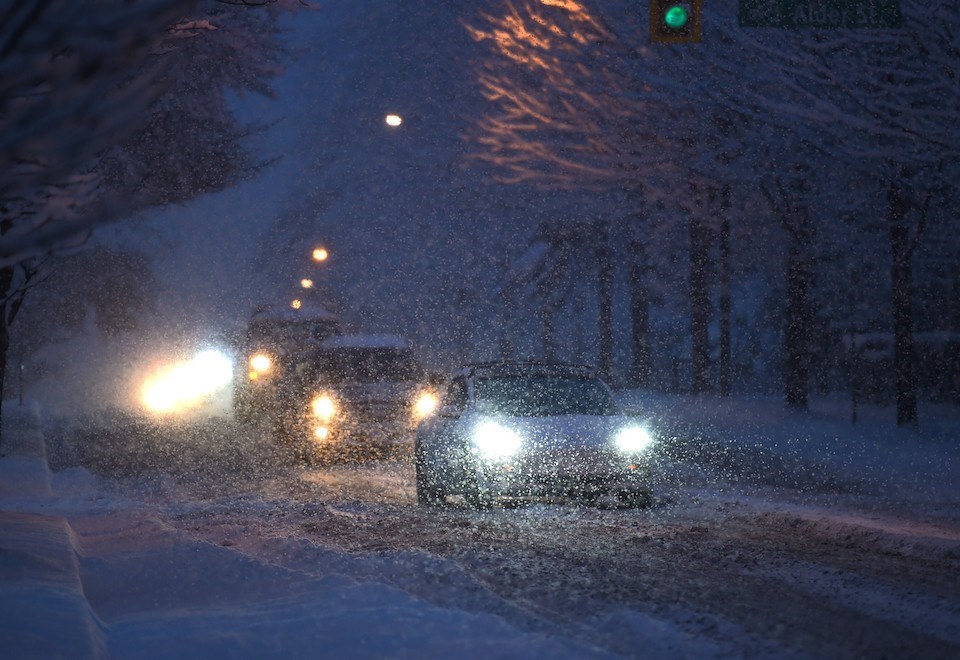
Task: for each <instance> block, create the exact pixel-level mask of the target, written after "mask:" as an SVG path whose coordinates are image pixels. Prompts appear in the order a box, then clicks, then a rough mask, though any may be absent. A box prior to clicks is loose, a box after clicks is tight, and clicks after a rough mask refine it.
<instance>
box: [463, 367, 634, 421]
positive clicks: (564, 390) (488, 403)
mask: <svg viewBox="0 0 960 660" xmlns="http://www.w3.org/2000/svg"><path fill="white" fill-rule="evenodd" d="M474 395H475V397H476V400H477V403H478V404H479V405H480V407H481V408H485V409H489V410H492V411H495V412H496V413H499V414H502V415H509V416H513V417H548V416H553V415H612V414H614V412H615V406H614V403H613V399H612V398H611V397H610V393H609V391H608V390H607V389H606V388H605V387H604V386H603V385H602V384H601V383H600V382H599V381H597V380H596V379H593V378H569V377H557V376H522V377H497V378H478V379H477V380H476V381H475V383H474Z"/></svg>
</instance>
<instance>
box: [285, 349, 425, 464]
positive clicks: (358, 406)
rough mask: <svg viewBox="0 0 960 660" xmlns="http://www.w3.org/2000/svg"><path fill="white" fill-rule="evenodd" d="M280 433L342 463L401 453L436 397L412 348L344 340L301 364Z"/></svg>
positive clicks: (303, 448)
mask: <svg viewBox="0 0 960 660" xmlns="http://www.w3.org/2000/svg"><path fill="white" fill-rule="evenodd" d="M296 369H297V370H298V374H297V375H296V376H295V377H292V378H290V379H289V387H288V388H287V389H286V390H285V391H284V392H283V393H282V395H281V400H282V401H283V407H282V412H281V414H280V415H279V416H278V419H277V425H276V430H277V433H278V435H279V437H280V438H281V439H282V440H284V441H285V442H289V443H292V444H293V445H294V446H295V447H297V448H298V450H300V451H302V452H304V453H305V454H306V455H307V456H308V457H313V458H325V459H329V460H336V459H338V458H356V457H358V456H366V457H375V456H379V455H384V454H389V453H391V452H396V451H402V449H403V446H404V443H405V441H406V444H407V446H408V447H409V440H410V438H411V435H412V431H413V429H414V428H415V427H416V424H417V423H418V422H419V421H420V420H421V419H422V418H423V417H424V416H427V415H430V414H432V413H433V411H434V408H435V407H436V405H437V395H436V394H435V393H434V392H433V390H432V389H431V386H430V385H429V384H428V383H427V378H426V375H425V372H424V370H423V368H422V367H421V365H420V362H419V360H418V359H417V357H416V354H415V352H414V350H413V348H412V346H411V345H410V342H408V341H407V340H405V339H403V338H402V337H397V336H394V335H340V336H337V337H331V338H330V339H328V340H326V341H324V342H322V343H321V344H320V345H319V346H318V347H317V349H316V350H314V351H313V352H312V353H310V354H309V355H308V356H305V358H304V359H303V360H302V361H301V362H300V363H299V364H298V365H297V366H296Z"/></svg>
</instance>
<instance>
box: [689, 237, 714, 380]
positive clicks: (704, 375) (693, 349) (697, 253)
mask: <svg viewBox="0 0 960 660" xmlns="http://www.w3.org/2000/svg"><path fill="white" fill-rule="evenodd" d="M708 231H709V230H708V229H707V228H706V227H705V226H704V224H703V223H702V222H701V221H700V220H698V219H691V220H690V361H691V365H692V368H693V374H692V380H691V383H692V391H693V392H694V393H695V394H698V393H701V392H707V391H709V390H710V330H709V325H710V295H709V292H708V290H707V269H708V268H709V265H710V255H709V247H710V241H709V234H708Z"/></svg>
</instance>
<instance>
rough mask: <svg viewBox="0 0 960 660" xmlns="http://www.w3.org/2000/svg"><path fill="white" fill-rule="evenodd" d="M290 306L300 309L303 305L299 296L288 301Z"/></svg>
mask: <svg viewBox="0 0 960 660" xmlns="http://www.w3.org/2000/svg"><path fill="white" fill-rule="evenodd" d="M290 306H291V307H293V308H294V309H300V308H301V307H303V301H301V300H300V299H299V298H294V299H293V300H292V301H291V302H290Z"/></svg>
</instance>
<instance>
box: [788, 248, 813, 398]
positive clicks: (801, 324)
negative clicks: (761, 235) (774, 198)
mask: <svg viewBox="0 0 960 660" xmlns="http://www.w3.org/2000/svg"><path fill="white" fill-rule="evenodd" d="M789 236H790V247H789V249H788V255H787V310H786V318H785V319H784V321H785V324H784V325H785V327H784V331H783V344H784V353H785V354H786V364H785V365H784V369H785V374H784V398H785V399H786V401H787V403H788V404H790V405H791V406H793V407H795V408H800V409H802V410H806V409H807V405H808V385H809V375H810V374H809V366H808V360H807V351H808V350H809V345H808V334H809V330H810V323H809V313H810V310H809V304H808V300H807V294H808V290H809V273H808V272H807V265H806V263H805V261H804V258H803V256H802V254H801V253H802V251H803V249H804V248H803V246H802V245H800V241H801V238H800V237H801V236H802V234H801V233H799V232H797V231H794V232H790V234H789Z"/></svg>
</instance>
